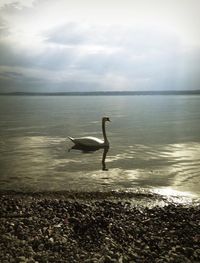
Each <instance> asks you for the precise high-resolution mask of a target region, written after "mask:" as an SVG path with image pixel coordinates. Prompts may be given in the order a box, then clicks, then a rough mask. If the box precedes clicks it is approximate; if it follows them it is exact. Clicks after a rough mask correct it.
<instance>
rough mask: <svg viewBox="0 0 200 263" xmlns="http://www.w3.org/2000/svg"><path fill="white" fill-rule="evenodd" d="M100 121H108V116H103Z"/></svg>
mask: <svg viewBox="0 0 200 263" xmlns="http://www.w3.org/2000/svg"><path fill="white" fill-rule="evenodd" d="M102 121H103V122H106V121H110V118H108V117H103V118H102Z"/></svg>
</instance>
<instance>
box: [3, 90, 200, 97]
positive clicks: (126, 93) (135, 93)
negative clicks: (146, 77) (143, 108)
mask: <svg viewBox="0 0 200 263" xmlns="http://www.w3.org/2000/svg"><path fill="white" fill-rule="evenodd" d="M142 95H143V96H144V95H200V90H174V91H172V90H166V91H93V92H0V96H142Z"/></svg>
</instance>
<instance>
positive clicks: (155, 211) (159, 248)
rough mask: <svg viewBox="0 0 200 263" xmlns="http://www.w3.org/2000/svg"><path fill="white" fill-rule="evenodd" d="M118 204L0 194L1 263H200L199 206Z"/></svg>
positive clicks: (86, 197) (98, 198) (96, 198)
mask: <svg viewBox="0 0 200 263" xmlns="http://www.w3.org/2000/svg"><path fill="white" fill-rule="evenodd" d="M126 197H127V196H126ZM121 199H122V196H120V194H119V195H117V194H116V193H115V194H114V196H112V193H110V196H107V198H106V199H105V198H104V196H103V194H101V193H100V194H98V193H93V194H91V193H86V194H84V193H82V194H80V193H76V194H75V193H73V194H72V193H71V195H70V194H69V193H68V194H66V193H64V192H63V193H53V192H52V193H50V192H49V193H33V194H30V193H15V192H0V235H1V239H0V262H2V263H3V262H21V263H25V262H27V263H34V262H39V263H40V262H55V263H56V262H70V263H73V262H101V263H103V262H105V263H106V262H119V263H125V262H200V205H196V206H192V205H191V206H184V205H177V204H168V205H166V206H164V207H159V206H155V207H153V208H148V207H143V208H141V207H133V206H132V205H131V203H130V202H129V201H127V198H126V200H123V201H120V200H121Z"/></svg>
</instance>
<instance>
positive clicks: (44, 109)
mask: <svg viewBox="0 0 200 263" xmlns="http://www.w3.org/2000/svg"><path fill="white" fill-rule="evenodd" d="M199 100H200V97H199V96H186V95H184V96H96V97H95V96H74V97H64V96H63V97H62V96H53V97H51V96H13V97H12V96H2V97H0V112H1V115H0V125H1V128H0V136H1V137H0V190H17V191H44V190H48V191H52V190H53V191H59V190H81V191H82V190H83V191H84V190H86V191H96V190H101V191H110V190H129V191H135V190H136V189H147V190H148V189H149V190H152V191H155V192H158V193H166V194H170V193H179V192H181V193H184V194H193V195H199V192H200V102H199ZM104 115H106V116H109V117H110V119H111V121H112V122H111V123H109V124H107V127H106V128H107V135H108V138H109V141H110V149H109V151H108V153H107V156H106V160H105V161H106V167H107V168H108V171H102V166H101V159H102V154H103V149H101V150H98V151H95V152H90V153H83V152H81V151H78V150H71V151H70V152H68V149H69V148H70V147H71V146H72V143H71V142H70V141H69V140H68V139H67V136H74V137H79V136H85V135H91V136H97V137H101V136H102V134H101V121H100V119H101V117H102V116H104ZM176 191H178V192H176Z"/></svg>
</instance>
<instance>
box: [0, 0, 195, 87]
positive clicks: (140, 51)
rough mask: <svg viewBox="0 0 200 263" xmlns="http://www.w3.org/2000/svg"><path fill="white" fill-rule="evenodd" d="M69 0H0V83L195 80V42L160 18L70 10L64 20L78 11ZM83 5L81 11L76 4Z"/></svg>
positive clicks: (187, 83) (180, 83)
mask: <svg viewBox="0 0 200 263" xmlns="http://www.w3.org/2000/svg"><path fill="white" fill-rule="evenodd" d="M129 4H130V3H129ZM71 5H72V4H69V5H66V1H61V0H59V1H58V2H56V3H55V1H46V0H45V1H44V0H43V1H35V2H34V1H22V0H21V1H7V4H6V2H5V1H3V2H1V4H0V15H1V19H0V58H1V59H0V90H3V89H4V90H5V87H6V90H7V89H10V90H26V89H27V87H29V88H30V89H33V90H34V89H37V90H38V89H40V90H41V91H48V89H52V90H53V89H55V90H62V91H63V90H73V89H75V90H77V91H78V90H83V89H85V90H116V89H117V90H148V89H155V90H156V89H182V88H184V89H197V88H199V75H200V72H199V62H200V61H199V58H200V49H199V47H198V45H197V46H196V47H194V46H187V45H186V44H185V43H184V42H183V41H182V40H181V38H180V37H179V35H177V34H176V32H174V31H171V30H167V29H166V28H164V27H163V28H162V27H160V26H159V21H158V25H157V26H152V23H149V24H148V23H146V24H143V23H141V24H134V23H133V24H129V25H125V24H118V25H117V24H113V23H110V24H105V23H102V24H101V23H100V20H99V19H97V21H98V23H96V24H95V23H91V22H90V21H86V20H81V19H82V18H81V19H79V20H78V19H75V18H77V16H75V15H74V20H67V19H66V17H68V16H67V14H69V13H70V11H71V12H72V13H73V14H74V12H75V11H76V9H75V8H72V6H71ZM109 6H110V4H109ZM104 7H105V6H104ZM118 7H119V6H118ZM93 9H94V5H93ZM151 10H152V9H151ZM58 11H59V12H58ZM65 11H66V12H67V13H66V16H64V14H65ZM97 11H98V10H96V12H97ZM101 11H102V10H101ZM104 11H105V10H104ZM81 12H83V13H84V14H86V10H85V9H83V6H82V4H80V6H79V9H78V10H77V13H80V14H82V13H81ZM145 12H147V11H145ZM96 14H97V13H96ZM97 16H98V15H97ZM141 17H143V16H141ZM70 18H71V17H70ZM147 22H148V21H147Z"/></svg>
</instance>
